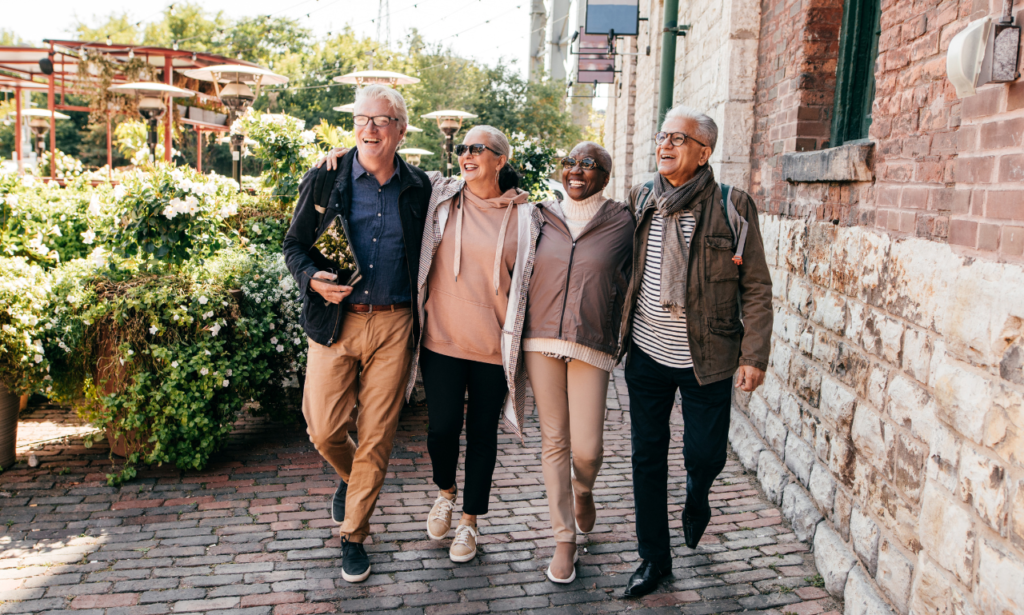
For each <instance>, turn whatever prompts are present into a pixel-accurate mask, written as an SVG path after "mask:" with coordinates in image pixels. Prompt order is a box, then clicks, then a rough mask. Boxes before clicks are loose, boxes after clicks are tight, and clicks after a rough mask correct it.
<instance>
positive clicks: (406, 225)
mask: <svg viewBox="0 0 1024 615" xmlns="http://www.w3.org/2000/svg"><path fill="white" fill-rule="evenodd" d="M354 123H355V137H356V148H355V149H353V150H351V151H349V152H348V153H347V154H346V155H344V156H343V157H342V158H341V159H340V160H339V161H338V165H337V167H338V168H337V170H334V169H328V168H327V167H318V168H314V169H312V170H311V171H310V172H309V173H307V174H306V176H305V177H303V179H302V183H301V185H300V189H299V200H298V203H297V204H296V206H295V214H294V215H293V217H292V224H291V227H290V228H289V229H288V234H287V236H286V237H285V240H284V248H283V249H284V255H285V260H286V262H287V264H288V269H289V270H290V271H291V273H292V275H293V276H294V277H295V279H296V281H297V282H298V283H299V286H300V288H301V290H302V297H303V305H302V317H301V322H302V325H303V327H304V329H305V332H306V335H307V337H308V338H309V354H308V358H307V363H306V383H305V390H304V392H303V399H302V412H303V414H304V415H305V417H306V424H307V425H308V427H307V432H308V433H309V439H310V440H311V441H312V442H313V445H314V446H315V447H316V449H317V451H319V452H320V454H321V455H322V456H323V457H324V458H325V459H326V460H327V461H328V462H329V463H330V464H331V466H333V467H334V469H335V471H336V472H337V473H338V476H339V477H340V478H341V481H340V483H339V486H338V489H337V491H336V492H335V494H334V498H333V502H332V517H333V519H334V521H335V523H338V524H340V526H341V528H340V530H339V531H340V534H341V540H342V578H344V579H345V580H346V581H349V582H352V583H355V582H360V581H364V580H365V579H366V578H367V577H368V576H369V575H370V561H369V558H368V557H367V555H366V550H365V549H364V548H363V544H362V543H363V541H364V540H365V539H366V537H367V536H368V534H369V531H370V516H371V515H372V514H373V510H374V507H375V506H376V503H377V497H378V496H379V495H380V490H381V486H382V485H383V483H384V476H385V474H386V473H387V469H388V460H389V458H390V457H391V448H392V444H393V441H394V437H395V431H396V429H397V426H398V416H399V412H400V411H401V408H402V404H403V401H404V396H403V394H404V393H405V391H406V390H407V386H406V384H407V381H408V378H409V368H410V365H411V362H412V356H413V349H414V348H415V345H416V344H415V339H416V338H417V337H418V336H419V332H420V323H418V322H417V318H416V311H415V310H413V309H412V306H413V305H416V275H417V271H418V267H419V261H420V243H421V240H422V237H423V223H424V220H425V219H426V210H427V203H428V201H429V200H430V181H429V180H428V179H427V176H426V174H425V173H423V171H420V170H419V169H418V168H416V167H413V166H410V165H408V164H406V163H405V161H403V160H402V159H401V158H400V157H399V156H398V155H397V154H396V152H397V150H398V146H399V144H400V143H401V141H402V139H403V137H405V132H406V128H407V126H408V115H407V111H406V106H405V100H404V99H403V98H402V95H401V94H399V93H398V92H397V91H395V90H393V89H391V88H387V87H383V86H379V85H372V86H368V87H366V88H363V89H362V90H361V91H360V92H359V93H358V94H357V95H356V102H355V109H354ZM339 214H340V215H341V216H342V217H343V219H345V220H346V221H347V223H348V229H349V233H350V239H351V246H350V247H351V248H352V251H353V252H354V253H355V256H356V259H357V261H358V262H359V264H360V265H361V268H362V278H361V279H360V280H358V281H357V282H356V283H355V284H354V285H352V286H347V285H342V284H339V283H337V282H339V280H337V279H336V274H334V273H332V272H330V271H328V269H330V268H332V263H330V262H327V261H326V259H324V258H323V256H322V255H321V254H320V253H319V252H317V251H316V250H312V249H311V248H312V246H313V244H314V243H315V242H316V239H317V237H319V235H320V233H321V232H322V231H323V229H324V227H325V226H326V225H327V224H329V223H330V222H331V221H332V220H334V219H335V218H336V217H337V216H338V215H339ZM357 402H358V407H359V411H358V413H357V412H355V411H354V409H355V406H356V404H357ZM353 428H356V429H357V431H358V434H359V445H358V446H356V444H355V442H354V441H353V440H352V438H351V436H350V435H349V432H350V431H351V430H352V429H353Z"/></svg>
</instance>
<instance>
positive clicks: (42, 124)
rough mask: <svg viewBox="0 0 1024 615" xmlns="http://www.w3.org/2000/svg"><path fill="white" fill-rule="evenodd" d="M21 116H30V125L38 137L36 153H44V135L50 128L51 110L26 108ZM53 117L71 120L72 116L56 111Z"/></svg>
mask: <svg viewBox="0 0 1024 615" xmlns="http://www.w3.org/2000/svg"><path fill="white" fill-rule="evenodd" d="M21 116H22V117H27V118H29V120H28V126H29V128H31V129H32V135H33V136H34V137H35V138H36V149H37V152H36V153H37V154H38V155H42V153H43V152H44V151H46V143H45V142H44V141H43V135H45V134H46V131H47V130H49V129H50V112H49V111H48V110H46V109H24V110H23V111H22V112H21ZM53 118H54V119H56V120H70V119H71V116H70V115H64V114H63V113H59V112H57V111H54V112H53Z"/></svg>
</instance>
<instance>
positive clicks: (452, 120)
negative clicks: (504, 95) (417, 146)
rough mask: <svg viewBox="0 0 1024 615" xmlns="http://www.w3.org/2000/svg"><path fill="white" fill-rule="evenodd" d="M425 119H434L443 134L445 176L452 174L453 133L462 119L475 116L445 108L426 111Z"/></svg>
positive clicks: (460, 124)
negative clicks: (431, 111)
mask: <svg viewBox="0 0 1024 615" xmlns="http://www.w3.org/2000/svg"><path fill="white" fill-rule="evenodd" d="M422 117H423V118H424V119H427V120H436V121H437V127H438V128H439V129H440V130H441V134H443V135H444V157H445V163H446V164H445V173H444V174H445V177H451V176H452V170H453V168H454V167H453V166H452V149H453V147H454V145H453V143H454V138H455V134H456V133H457V132H459V130H460V129H461V128H462V120H468V119H472V118H475V117H476V116H475V115H473V114H472V113H467V112H466V111H455V110H452V109H445V110H443V111H434V112H433V113H427V114H426V115H424V116H422Z"/></svg>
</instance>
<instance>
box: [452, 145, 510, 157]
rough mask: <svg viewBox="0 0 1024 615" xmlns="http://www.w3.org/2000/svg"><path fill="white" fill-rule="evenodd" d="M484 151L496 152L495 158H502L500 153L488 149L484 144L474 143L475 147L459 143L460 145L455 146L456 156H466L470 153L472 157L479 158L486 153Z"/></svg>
mask: <svg viewBox="0 0 1024 615" xmlns="http://www.w3.org/2000/svg"><path fill="white" fill-rule="evenodd" d="M484 150H487V151H489V152H494V155H495V156H501V154H500V153H498V152H495V151H494V150H493V149H491V148H489V147H487V146H486V145H484V144H483V143H474V144H473V145H466V144H465V143H459V144H458V145H456V146H455V155H456V156H465V155H466V153H467V152H468V153H469V154H470V155H472V156H479V155H480V154H482V153H484Z"/></svg>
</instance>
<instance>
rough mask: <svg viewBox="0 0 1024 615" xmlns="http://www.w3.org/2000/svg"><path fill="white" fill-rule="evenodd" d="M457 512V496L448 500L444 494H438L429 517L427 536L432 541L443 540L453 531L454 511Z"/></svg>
mask: <svg viewBox="0 0 1024 615" xmlns="http://www.w3.org/2000/svg"><path fill="white" fill-rule="evenodd" d="M453 510H455V496H454V495H453V496H452V497H451V499H449V498H446V497H445V496H444V493H438V495H437V499H436V500H434V506H433V507H432V508H431V509H430V514H429V515H427V536H429V537H430V539H431V540H441V539H443V538H444V537H445V536H447V535H448V530H450V529H452V511H453Z"/></svg>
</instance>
